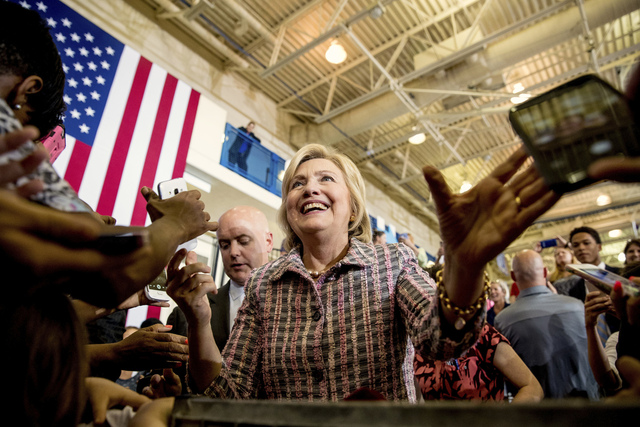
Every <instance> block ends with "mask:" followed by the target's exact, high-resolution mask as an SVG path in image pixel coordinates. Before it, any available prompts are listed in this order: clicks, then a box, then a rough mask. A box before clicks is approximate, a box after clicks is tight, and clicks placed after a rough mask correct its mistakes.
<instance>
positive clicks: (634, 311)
mask: <svg viewBox="0 0 640 427" xmlns="http://www.w3.org/2000/svg"><path fill="white" fill-rule="evenodd" d="M630 279H631V280H633V282H635V283H636V284H640V277H633V278H630ZM611 300H612V301H613V305H614V306H615V310H616V313H618V315H619V316H620V319H621V320H625V319H626V320H627V321H628V322H629V324H631V325H640V296H638V297H631V296H629V295H626V294H625V292H624V289H623V288H622V286H618V285H616V286H614V287H613V290H612V291H611Z"/></svg>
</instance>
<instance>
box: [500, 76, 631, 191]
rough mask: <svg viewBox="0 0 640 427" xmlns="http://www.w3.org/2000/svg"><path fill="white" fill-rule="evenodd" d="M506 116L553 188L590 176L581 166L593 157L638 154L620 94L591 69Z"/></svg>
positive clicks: (575, 185) (576, 184) (585, 181)
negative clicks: (590, 71)
mask: <svg viewBox="0 0 640 427" xmlns="http://www.w3.org/2000/svg"><path fill="white" fill-rule="evenodd" d="M509 121H510V122H511V124H512V126H513V129H514V130H515V132H516V133H517V134H518V135H519V136H520V137H521V138H522V141H523V142H524V144H525V145H526V147H527V151H528V152H529V154H531V156H533V158H534V159H535V163H536V167H537V168H538V170H539V171H540V174H541V175H542V176H543V177H544V179H545V181H546V183H547V185H548V186H549V187H550V188H551V189H553V190H554V191H556V192H557V193H565V192H568V191H573V190H577V189H579V188H581V187H584V186H586V185H589V184H591V183H593V182H595V181H594V179H592V178H590V177H589V176H588V174H587V170H588V169H589V166H590V165H591V164H592V163H593V162H595V161H596V160H598V159H602V158H605V157H615V156H617V157H624V156H639V155H640V131H639V130H638V126H637V125H635V124H634V122H633V115H632V113H631V111H630V109H629V106H628V104H627V100H626V98H625V97H624V96H623V95H622V94H621V93H620V92H618V91H617V90H616V89H615V88H613V87H612V86H611V85H610V84H609V83H607V82H605V81H604V80H602V79H600V78H599V77H597V76H595V75H585V76H581V77H578V78H577V79H574V80H572V81H570V82H568V83H565V84H563V85H560V86H558V87H556V88H555V89H552V90H550V91H548V92H546V93H544V94H542V95H540V96H537V97H535V98H531V99H529V100H528V101H526V102H524V103H522V104H520V105H518V106H515V107H513V108H511V111H510V112H509Z"/></svg>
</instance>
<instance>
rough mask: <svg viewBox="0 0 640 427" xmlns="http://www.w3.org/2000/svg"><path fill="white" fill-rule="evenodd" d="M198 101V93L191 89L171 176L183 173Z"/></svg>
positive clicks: (174, 176) (178, 175) (177, 176)
mask: <svg viewBox="0 0 640 427" xmlns="http://www.w3.org/2000/svg"><path fill="white" fill-rule="evenodd" d="M199 101H200V93H199V92H196V91H195V90H192V91H191V97H190V98H189V106H188V107H187V115H186V116H185V118H184V126H183V128H182V136H181V137H180V147H179V148H178V155H177V156H176V163H175V166H174V168H173V178H179V177H181V176H182V175H184V169H185V167H186V165H187V153H188V151H189V143H190V142H191V134H192V133H193V126H194V123H195V122H196V113H197V112H198V102H199Z"/></svg>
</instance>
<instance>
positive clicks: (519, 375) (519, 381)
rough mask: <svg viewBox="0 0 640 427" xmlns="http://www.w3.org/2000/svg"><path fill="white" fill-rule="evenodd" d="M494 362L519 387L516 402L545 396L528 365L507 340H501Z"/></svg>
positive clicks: (514, 399) (529, 400)
mask: <svg viewBox="0 0 640 427" xmlns="http://www.w3.org/2000/svg"><path fill="white" fill-rule="evenodd" d="M493 364H494V365H495V367H496V368H498V370H499V371H500V372H502V374H503V375H504V376H505V378H507V379H508V380H509V382H511V384H513V385H514V386H516V387H518V393H516V395H515V396H514V398H513V401H514V402H519V403H521V402H539V401H540V400H542V398H543V397H544V393H543V391H542V387H540V383H539V382H538V380H537V379H536V377H535V376H533V374H532V373H531V371H530V370H529V368H527V365H525V364H524V362H523V361H522V359H520V357H519V356H518V355H517V354H516V352H515V351H514V350H513V348H511V346H510V345H509V344H507V343H506V342H501V343H499V344H498V347H497V348H496V354H495V356H494V357H493Z"/></svg>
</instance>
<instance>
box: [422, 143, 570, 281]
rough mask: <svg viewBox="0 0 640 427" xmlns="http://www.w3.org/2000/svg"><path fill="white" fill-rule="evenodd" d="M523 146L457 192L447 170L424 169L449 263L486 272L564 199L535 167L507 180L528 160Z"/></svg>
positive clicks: (430, 167) (428, 167) (429, 167)
mask: <svg viewBox="0 0 640 427" xmlns="http://www.w3.org/2000/svg"><path fill="white" fill-rule="evenodd" d="M527 158H528V155H527V153H526V152H525V151H524V149H523V148H520V149H518V150H517V151H516V152H515V153H513V154H512V155H511V156H510V157H509V159H507V160H506V161H505V162H504V163H502V164H501V165H499V166H498V167H496V168H495V169H494V170H493V171H492V172H491V174H489V176H487V177H486V178H485V179H483V180H482V181H480V182H479V183H478V184H477V185H476V186H475V187H473V188H471V189H470V190H469V191H467V192H465V193H462V194H453V193H452V192H451V190H450V189H449V187H448V186H447V184H446V182H445V180H444V177H443V176H442V174H441V173H440V172H439V171H438V170H437V169H436V168H434V167H432V166H426V167H425V168H424V169H423V172H424V177H425V179H426V180H427V183H428V184H429V188H430V189H431V194H432V196H433V199H434V201H435V204H436V208H437V213H438V219H439V221H440V232H441V236H442V239H443V241H444V249H445V254H446V255H445V258H446V260H447V263H450V262H453V263H454V265H456V266H461V265H466V266H468V268H472V269H475V270H478V271H480V270H482V269H483V268H484V265H485V264H486V263H487V262H489V261H490V260H492V259H493V258H495V257H496V256H497V255H498V254H499V253H500V252H502V251H503V250H504V249H506V248H507V246H508V245H509V244H510V243H511V242H512V241H513V240H515V239H516V237H518V236H519V235H520V233H522V232H523V231H524V230H525V229H526V228H527V227H529V226H530V225H531V224H532V223H533V221H534V220H535V219H536V218H538V217H539V216H540V215H541V214H543V213H544V212H545V211H547V210H548V209H549V208H550V207H551V206H553V204H554V203H555V202H556V201H557V200H558V199H559V198H560V196H558V195H557V194H556V193H554V192H553V191H551V190H550V189H549V188H548V187H547V186H546V184H545V183H544V180H543V178H542V177H541V176H540V175H539V174H538V172H537V170H536V169H535V168H534V167H533V165H532V166H530V167H529V168H528V169H527V170H525V171H524V172H523V173H521V174H519V175H518V176H516V177H515V178H514V179H513V180H512V182H511V183H509V184H508V185H507V182H509V180H510V179H511V178H512V177H513V176H514V175H515V174H516V172H517V171H518V169H519V168H520V167H521V166H522V165H523V164H524V162H525V161H526V160H527Z"/></svg>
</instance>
